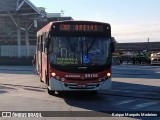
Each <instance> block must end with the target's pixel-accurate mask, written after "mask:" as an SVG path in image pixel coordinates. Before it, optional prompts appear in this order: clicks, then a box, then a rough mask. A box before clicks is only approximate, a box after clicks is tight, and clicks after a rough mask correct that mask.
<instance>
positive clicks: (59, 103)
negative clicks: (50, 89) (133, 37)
mask: <svg viewBox="0 0 160 120" xmlns="http://www.w3.org/2000/svg"><path fill="white" fill-rule="evenodd" d="M112 68H113V79H112V80H113V84H112V89H111V90H110V91H107V92H100V93H98V95H96V96H94V95H91V94H88V93H86V94H84V93H65V94H63V95H56V96H50V95H48V93H47V90H46V86H45V84H43V83H41V82H40V81H39V77H38V76H37V75H34V74H33V68H32V67H30V66H29V67H25V66H19V67H18V66H12V67H10V66H0V101H1V102H0V111H69V113H70V114H72V115H73V111H95V112H97V111H101V112H100V113H104V112H106V111H112V112H114V111H125V112H128V111H132V112H134V111H135V112H141V111H151V112H155V111H160V67H156V66H113V67H112ZM102 111H103V112H102ZM59 113H62V112H59ZM86 114H93V116H96V114H97V113H94V112H90V113H86ZM60 115H61V114H60ZM62 117H63V116H62ZM83 117H84V116H83ZM83 117H76V116H74V115H73V117H72V118H69V117H63V118H59V117H58V118H56V119H65V120H66V119H67V120H68V119H74V120H80V119H84V118H83ZM0 119H2V120H7V118H0ZM14 119H15V120H16V119H17V118H14ZM23 119H24V118H23ZM34 119H35V118H34ZM38 119H40V118H38ZM41 119H43V120H46V119H53V118H41ZM92 119H95V120H97V119H104V120H106V119H113V120H114V119H116V120H119V119H122V120H123V119H150V118H148V117H143V118H140V117H134V118H132V117H125V118H119V117H118V118H117V117H106V118H104V117H100V118H98V117H88V118H87V120H92ZM152 119H159V118H156V117H154V118H152Z"/></svg>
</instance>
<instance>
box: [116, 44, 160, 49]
mask: <svg viewBox="0 0 160 120" xmlns="http://www.w3.org/2000/svg"><path fill="white" fill-rule="evenodd" d="M115 48H116V51H143V50H149V51H160V42H139V43H116V45H115Z"/></svg>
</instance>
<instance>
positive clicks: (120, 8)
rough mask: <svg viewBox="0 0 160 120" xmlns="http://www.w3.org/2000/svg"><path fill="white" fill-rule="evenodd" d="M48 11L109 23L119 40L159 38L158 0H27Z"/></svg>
mask: <svg viewBox="0 0 160 120" xmlns="http://www.w3.org/2000/svg"><path fill="white" fill-rule="evenodd" d="M30 1H31V2H32V3H33V4H34V5H35V6H37V7H44V8H46V11H47V12H49V13H60V12H61V10H64V16H71V17H72V18H73V19H75V20H92V21H100V22H106V23H110V24H111V26H112V36H114V37H115V38H116V40H117V41H118V42H146V41H147V38H149V39H150V41H152V42H153V41H160V0H30Z"/></svg>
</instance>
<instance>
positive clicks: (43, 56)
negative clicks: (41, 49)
mask: <svg viewBox="0 0 160 120" xmlns="http://www.w3.org/2000/svg"><path fill="white" fill-rule="evenodd" d="M46 72H47V55H46V54H45V53H42V81H44V82H46V74H47V73H46Z"/></svg>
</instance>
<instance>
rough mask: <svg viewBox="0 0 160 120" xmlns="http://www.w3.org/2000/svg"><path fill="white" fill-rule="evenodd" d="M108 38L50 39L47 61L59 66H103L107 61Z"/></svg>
mask: <svg viewBox="0 0 160 120" xmlns="http://www.w3.org/2000/svg"><path fill="white" fill-rule="evenodd" d="M110 42H111V39H110V38H106V37H96V38H95V37H52V38H51V41H50V44H49V60H50V63H51V64H53V65H60V66H104V65H106V64H107V63H108V61H109V59H110V58H109V56H110V54H111V53H110Z"/></svg>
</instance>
